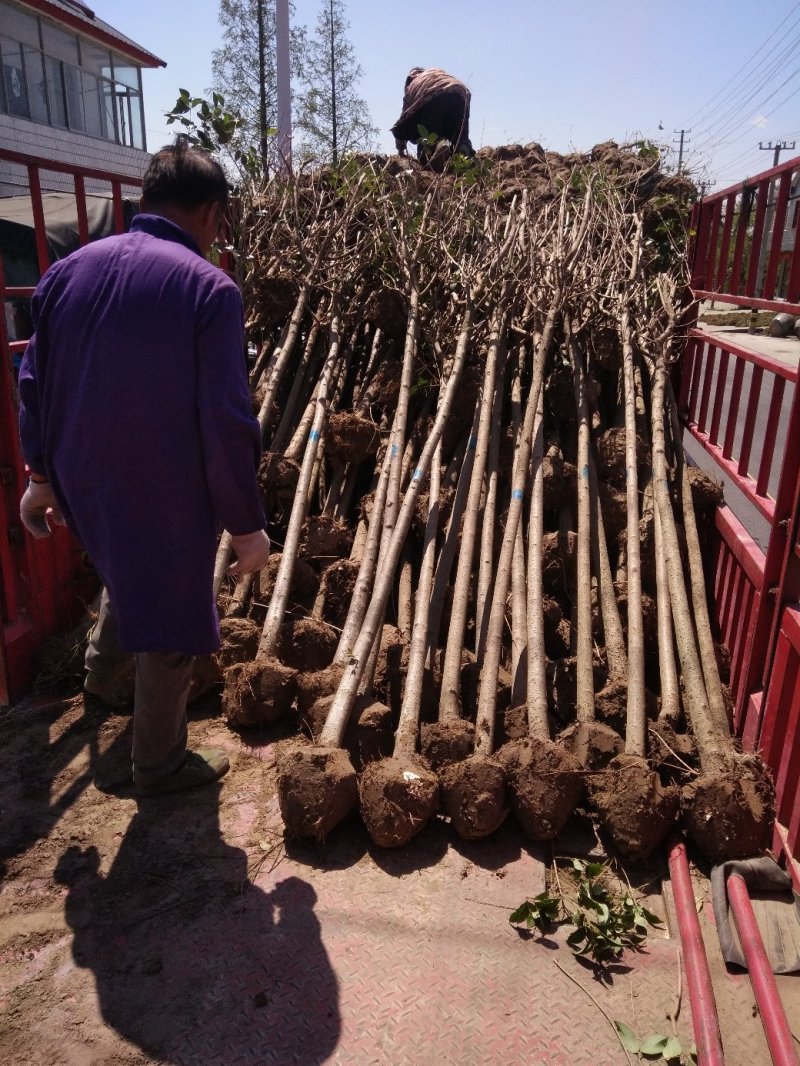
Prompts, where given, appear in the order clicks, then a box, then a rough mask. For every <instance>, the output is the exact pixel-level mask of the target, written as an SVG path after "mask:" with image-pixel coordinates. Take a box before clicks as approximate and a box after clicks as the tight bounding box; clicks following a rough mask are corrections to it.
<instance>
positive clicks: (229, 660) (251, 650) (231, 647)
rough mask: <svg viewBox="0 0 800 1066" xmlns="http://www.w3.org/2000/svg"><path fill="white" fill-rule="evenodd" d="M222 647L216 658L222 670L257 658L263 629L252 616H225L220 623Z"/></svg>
mask: <svg viewBox="0 0 800 1066" xmlns="http://www.w3.org/2000/svg"><path fill="white" fill-rule="evenodd" d="M219 632H220V639H221V643H220V648H219V651H218V652H217V654H216V656H215V658H216V660H217V664H218V666H219V668H220V669H221V670H225V669H227V667H229V666H233V664H234V663H246V662H250V660H251V659H255V657H256V651H257V650H258V642H259V640H260V639H261V630H260V629H259V628H258V626H257V625H256V624H255V622H254V621H253V620H252V619H250V618H223V619H221V620H220V623H219Z"/></svg>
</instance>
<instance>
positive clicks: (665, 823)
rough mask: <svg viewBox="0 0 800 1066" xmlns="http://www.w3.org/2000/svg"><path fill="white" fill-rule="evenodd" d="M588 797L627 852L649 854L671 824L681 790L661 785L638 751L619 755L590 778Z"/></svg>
mask: <svg viewBox="0 0 800 1066" xmlns="http://www.w3.org/2000/svg"><path fill="white" fill-rule="evenodd" d="M588 791H589V799H590V800H591V803H592V806H593V807H594V809H595V810H596V811H597V813H598V814H599V815H600V819H601V821H602V823H603V825H604V826H605V828H606V829H607V830H608V832H609V833H610V834H611V839H612V840H613V841H614V844H615V845H616V847H618V848H619V850H620V851H621V852H622V853H623V854H624V855H630V856H632V857H637V858H643V859H644V858H647V856H648V855H652V853H653V852H654V851H655V849H656V848H657V847H658V845H659V844H661V842H662V841H663V840H664V838H665V837H666V835H667V833H668V832H669V831H670V829H671V828H672V826H673V824H674V822H675V818H676V816H677V814H678V790H677V789H676V788H675V787H674V785H662V783H661V780H660V778H659V776H658V774H657V773H656V772H655V771H654V770H652V769H651V768H650V766H649V765H648V764H647V761H646V760H645V759H642V758H640V757H639V756H637V755H626V754H622V755H617V756H616V758H614V759H612V760H611V762H610V763H609V764H608V766H607V768H606V770H605V771H604V772H603V773H601V774H593V775H591V776H590V777H589V778H588Z"/></svg>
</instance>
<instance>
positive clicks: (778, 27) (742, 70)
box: [689, 3, 800, 122]
mask: <svg viewBox="0 0 800 1066" xmlns="http://www.w3.org/2000/svg"><path fill="white" fill-rule="evenodd" d="M798 8H800V3H798V4H795V5H794V7H793V8H792V9H791V10H790V11H789V13H788V14H787V15H786V17H785V18H784V19H783V20H782V21H781V22H780V23H779V24H778V25H777V26H776V28H775V29H774V30H773V31H772V33H771V34H770V35H769V37H767V39H766V40H765V41H764V43H763V44H761V45H760V46H759V47H758V48H757V49H756V51H755V52H754V53H753V54H752V55H751V56H750V58H749V59H748V60H746V61H745V62H744V63H743V64H742V65H741V66H740V67H739V69H738V70H737V71H736V72H735V73H734V74H733V75H732V76H731V77H730V78H729V79H728V80H727V81H726V82H725V84H724V85H723V86H722V87H721V88H720V89H718V90H717V92H716V93H714V95H713V96H712V97H711V99H710V100H709V101H708V102H707V103H705V104H703V106H702V107H700V108H699V109H698V110H697V111H695V112H694V114H693V115H690V116H689V121H690V122H691V121H693V120H694V119H695V118H696V117H698V116H700V115H702V113H703V112H704V111H706V110H707V109H708V108H709V107H710V105H711V104H712V103H713V102H714V101H715V100H716V99H717V97H719V96H721V95H722V93H724V92H725V90H726V89H727V88H728V86H729V85H730V84H732V82H734V81H735V80H736V79H737V78H738V77H739V75H740V74H742V73H743V72H744V71H745V70H746V69H747V67H748V66H749V65H750V64H751V63H752V61H753V60H754V59H755V58H756V56H758V55H759V53H760V52H763V51H764V49H765V48H766V47H767V45H768V44H769V42H770V41H771V40H772V38H773V37H774V36H775V34H776V33H778V31H779V30H780V29H781V27H782V26H783V25H784V23H786V22H788V20H789V19H790V18H791V17H792V15H793V14H794V13H795V12H796V11H797V10H798Z"/></svg>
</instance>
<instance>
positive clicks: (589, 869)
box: [584, 862, 605, 877]
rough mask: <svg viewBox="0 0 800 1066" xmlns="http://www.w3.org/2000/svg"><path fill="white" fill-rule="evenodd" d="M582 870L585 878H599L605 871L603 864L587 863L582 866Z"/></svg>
mask: <svg viewBox="0 0 800 1066" xmlns="http://www.w3.org/2000/svg"><path fill="white" fill-rule="evenodd" d="M584 869H585V873H586V876H587V877H599V876H600V874H601V873H602V872H603V870H605V863H602V862H587V863H585V864H584Z"/></svg>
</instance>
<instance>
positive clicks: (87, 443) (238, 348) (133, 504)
mask: <svg viewBox="0 0 800 1066" xmlns="http://www.w3.org/2000/svg"><path fill="white" fill-rule="evenodd" d="M227 200H228V186H227V182H226V180H225V174H224V172H223V170H222V168H221V167H220V166H219V165H218V164H217V163H216V162H214V161H213V160H212V159H211V158H210V156H208V155H207V154H206V153H204V152H200V151H197V150H194V149H192V148H189V147H188V146H187V145H186V143H185V141H179V142H178V143H177V144H176V145H174V146H172V147H169V148H164V149H162V150H161V151H160V152H158V153H157V154H156V155H155V156H153V159H152V160H151V162H150V165H149V167H148V170H147V173H146V174H145V176H144V180H143V186H142V200H141V209H142V213H141V214H139V215H137V217H136V218H135V219H134V221H133V225H132V227H131V231H130V232H129V233H127V234H124V235H121V236H116V237H108V238H106V239H105V240H100V241H96V242H94V243H92V244H89V245H86V246H85V247H84V248H81V249H80V250H79V251H77V252H75V253H74V254H73V255H70V256H68V257H67V258H66V259H63V260H61V261H60V262H58V263H56V264H55V265H54V266H52V267H51V268H50V269H49V270H48V271H47V273H46V274H45V276H44V277H43V278H42V280H41V282H40V283H39V285H38V287H37V289H36V292H35V294H34V297H33V317H34V325H35V328H36V331H35V333H34V336H33V337H32V339H31V341H30V343H29V345H28V349H27V351H26V353H25V357H24V359H23V362H22V366H21V368H20V375H19V393H20V434H21V438H22V447H23V452H24V454H25V459H26V461H27V463H28V465H29V467H30V470H31V477H30V483H29V485H28V489H27V491H26V492H25V495H24V496H23V498H22V502H21V504H20V514H21V517H22V521H23V523H24V524H25V526H26V527H27V529H28V530H29V531H30V532H31V533H32V534H33V536H35V537H42V536H48V535H49V533H50V527H49V525H48V517H47V516H48V515H50V516H51V518H52V520H53V521H55V522H59V521H61V522H63V521H66V524H67V525H68V526H69V527H70V529H71V530H72V532H73V533H74V534H75V536H76V537H77V538H78V539H79V540H80V541H81V543H82V544H83V545H84V547H85V548H86V550H87V551H88V553H89V555H90V556H91V558H92V560H93V562H94V564H95V566H96V567H97V570H98V572H99V573H100V575H101V577H102V579H103V583H104V586H105V589H104V594H103V599H102V602H101V610H100V616H99V619H98V623H97V625H96V626H95V629H94V631H93V633H92V637H91V640H90V646H89V649H88V651H87V655H86V665H87V670H88V671H89V673H88V675H87V680H86V689H87V691H89V692H95V693H97V694H102V693H103V692H105V691H108V690H109V687H110V686H111V685H112V684H113V680H114V677H115V676H119V673H120V669H121V667H122V666H123V664H124V663H125V661H126V654H127V655H128V656H129V655H130V653H134V655H135V664H136V684H135V699H134V718H133V779H134V783H135V785H136V789H137V791H138V792H139V794H140V795H160V794H162V793H165V792H174V791H179V790H182V789H185V788H192V787H194V786H196V785H202V784H206V783H209V782H211V781H214V780H216V779H217V778H219V777H221V776H222V775H223V774H224V773H225V772H226V771H227V770H228V760H227V759H226V758H225V756H224V755H222V754H221V753H219V752H216V751H211V750H208V749H206V750H203V751H198V752H192V751H188V750H187V746H186V740H187V728H186V700H187V695H188V692H189V687H190V683H191V673H192V665H193V662H194V657H195V656H197V655H207V654H209V653H210V652H213V651H214V650H216V648H217V647H218V646H219V623H218V618H217V611H216V605H215V603H214V597H213V592H212V582H213V568H214V556H215V550H216V540H217V534H218V532H219V530H220V528H222V527H224V528H225V529H227V530H228V531H229V532H230V533H231V535H232V545H233V548H234V550H235V552H236V556H237V559H236V562H235V563H234V565H233V566H232V567H231V572H232V573H233V574H234V575H235V576H237V577H238V576H240V575H242V574H245V573H248V572H251V571H254V570H259V569H261V567H263V566H264V565H265V564H266V561H267V557H268V554H269V539H268V537H267V534H266V531H265V526H266V522H265V518H264V511H263V509H262V506H261V499H260V494H259V489H258V484H257V481H256V469H257V466H258V460H259V455H260V434H259V428H258V423H257V422H256V420H255V419H254V418H253V416H252V413H251V408H250V398H249V394H248V387H247V373H246V366H245V359H244V343H243V340H244V335H243V313H242V301H241V296H240V294H239V290H238V289H237V287H236V285H235V284H234V282H233V281H231V280H229V278H227V277H226V275H225V274H224V273H223V272H222V271H221V270H219V269H217V268H216V267H215V266H212V264H211V263H209V262H207V261H206V259H205V258H204V256H205V255H206V254H207V252H208V250H209V249H210V247H211V245H212V243H213V241H214V239H215V237H216V235H217V232H218V229H219V226H220V224H221V222H222V219H223V217H224V212H225V208H226V205H227Z"/></svg>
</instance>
